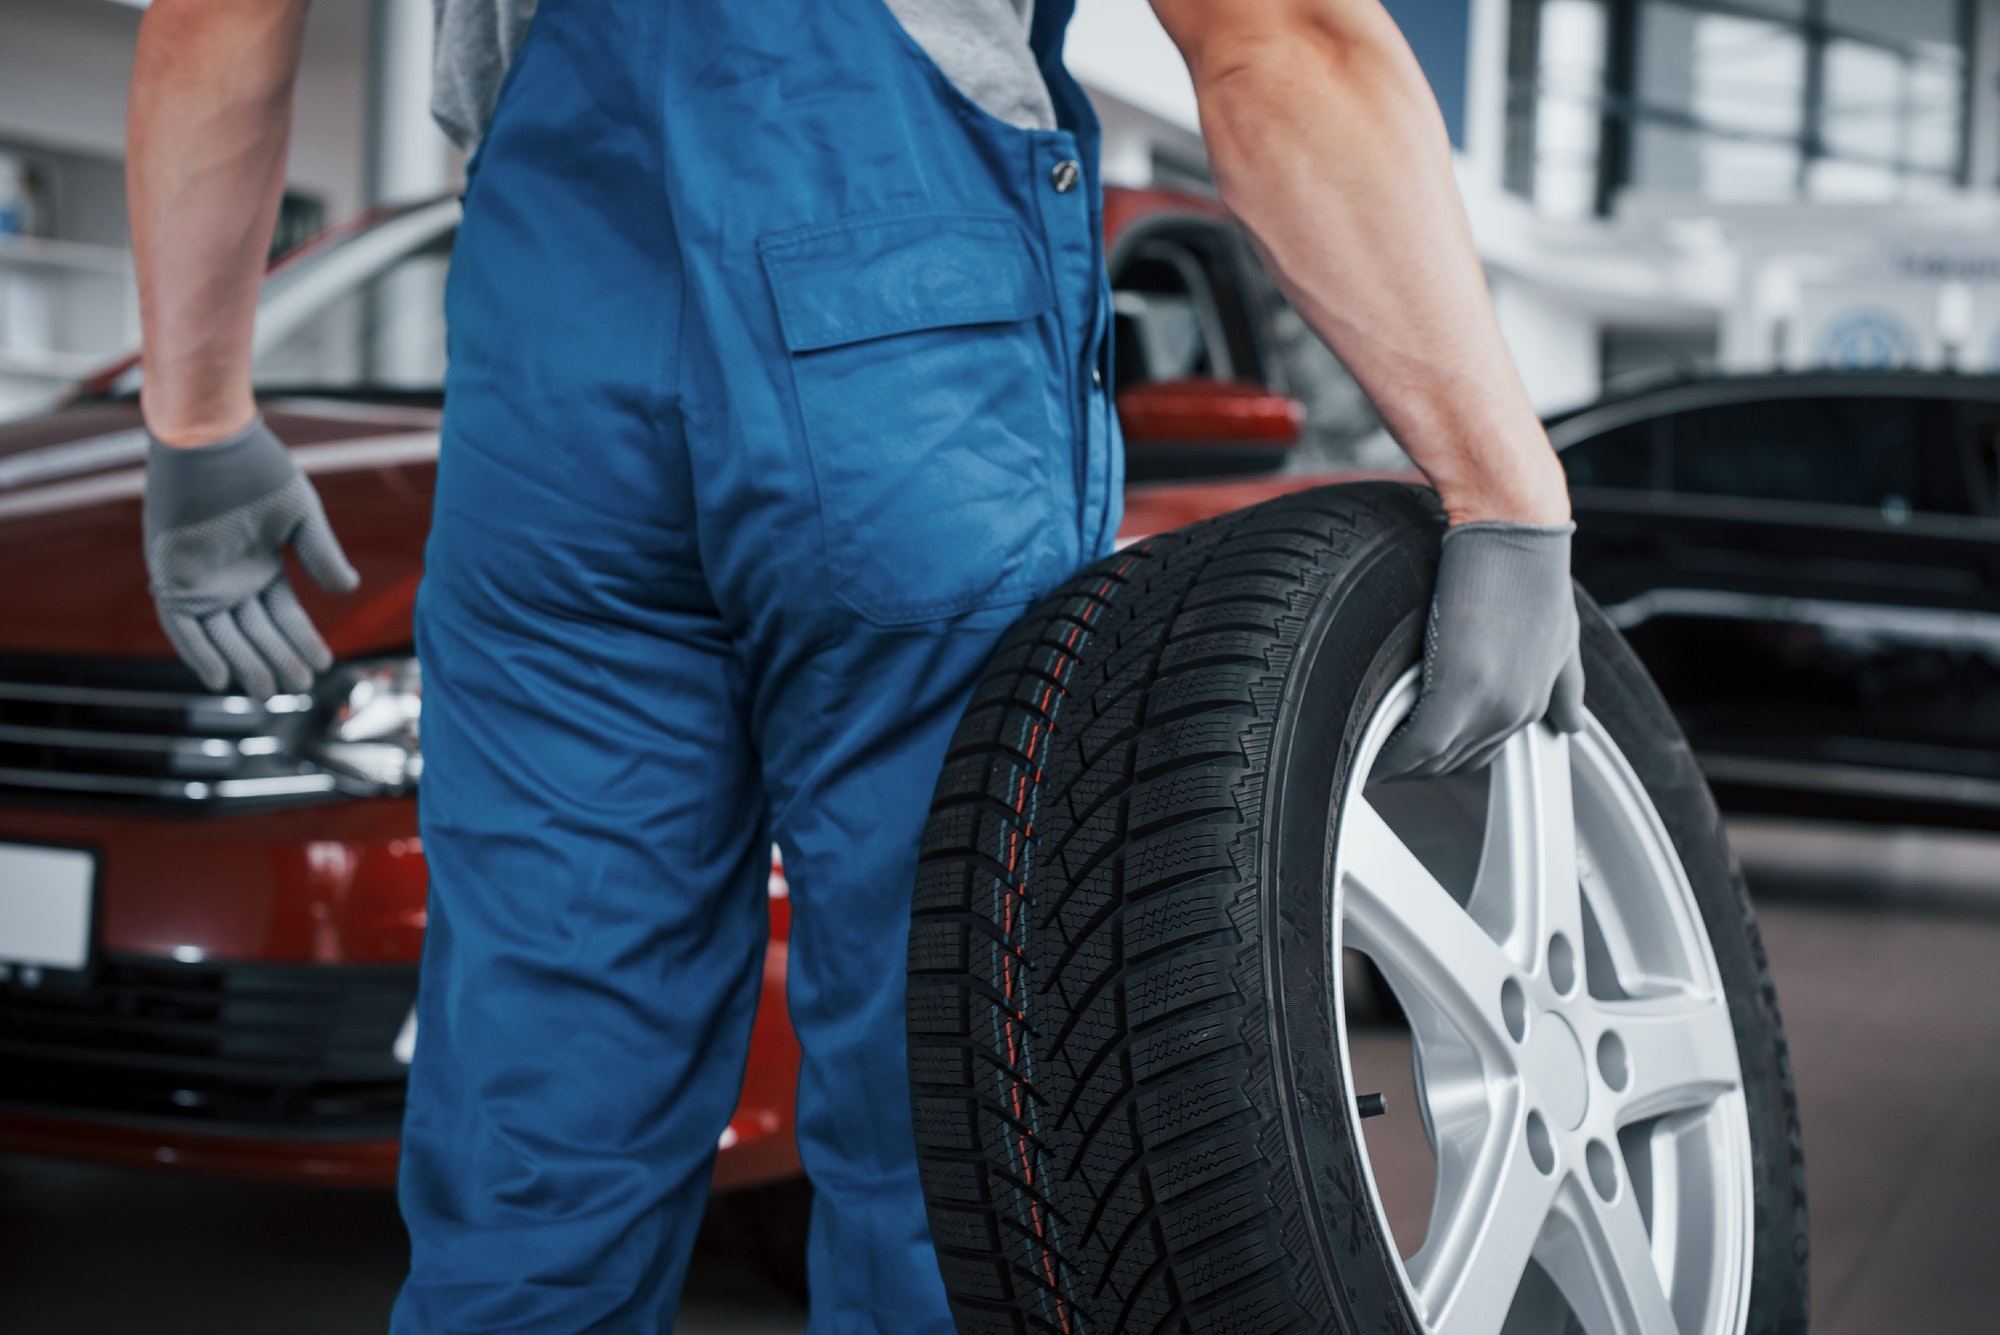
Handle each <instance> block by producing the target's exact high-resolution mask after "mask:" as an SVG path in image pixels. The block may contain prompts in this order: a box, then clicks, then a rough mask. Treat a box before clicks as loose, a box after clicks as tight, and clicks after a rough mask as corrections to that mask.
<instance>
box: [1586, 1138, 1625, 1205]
mask: <svg viewBox="0 0 2000 1335" xmlns="http://www.w3.org/2000/svg"><path fill="white" fill-rule="evenodd" d="M1583 1164H1584V1167H1585V1168H1586V1169H1588V1170H1589V1172H1590V1185H1591V1186H1592V1187H1594V1188H1596V1190H1597V1195H1598V1198H1599V1199H1600V1200H1603V1201H1605V1202H1607V1203H1609V1202H1611V1201H1615V1200H1617V1199H1618V1156H1616V1155H1615V1154H1613V1153H1612V1152H1611V1147H1610V1146H1609V1145H1606V1144H1605V1143H1604V1142H1603V1141H1601V1140H1593V1141H1591V1142H1590V1144H1589V1145H1587V1146H1585V1147H1584V1151H1583Z"/></svg>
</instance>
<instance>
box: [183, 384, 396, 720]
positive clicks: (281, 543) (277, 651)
mask: <svg viewBox="0 0 2000 1335" xmlns="http://www.w3.org/2000/svg"><path fill="white" fill-rule="evenodd" d="M148 441H149V444H148V446H147V450H146V524H145V527H146V569H147V571H148V572H149V573H150V574H151V575H152V588H153V602H154V605H155V606H156V607H157V608H158V609H159V613H160V625H161V626H162V627H164V628H165V629H166V632H167V638H168V639H170V640H172V641H173V642H174V648H175V649H176V650H178V651H179V652H180V656H181V661H183V662H185V663H186V664H187V665H188V666H189V667H191V668H193V669H194V672H195V675H196V676H197V677H200V678H201V682H202V685H204V686H206V687H207V688H208V689H209V690H211V691H220V690H222V689H223V688H224V687H226V686H227V685H228V684H229V680H230V678H231V677H234V678H235V679H236V682H237V684H238V685H239V686H241V687H242V689H243V690H244V691H245V692H246V693H248V694H250V695H252V696H254V697H256V698H258V699H264V698H266V697H268V696H272V695H275V694H277V692H278V690H279V689H280V688H281V687H282V688H283V689H285V690H287V691H304V690H309V689H310V688H311V687H312V683H313V677H314V675H315V674H316V673H319V672H324V671H325V670H326V669H327V668H328V667H329V666H331V665H332V663H333V655H332V654H331V653H330V652H328V650H327V647H326V642H325V641H324V640H322V639H320V637H319V632H318V631H316V630H314V629H313V624H312V622H311V621H310V620H308V619H307V617H306V613H305V609H304V608H302V607H300V606H299V600H298V595H297V594H295V593H293V592H292V585H291V581H290V580H288V579H286V578H285V546H286V544H287V543H289V544H291V545H292V546H294V547H296V548H297V549H298V553H299V560H300V561H302V562H303V563H304V564H305V568H306V570H307V571H308V572H309V573H310V574H311V575H312V577H313V579H314V580H316V581H317V582H318V583H319V586H320V587H321V588H323V589H325V590H326V591H327V592H329V593H347V592H348V591H350V590H352V589H353V588H354V587H355V586H356V585H357V584H359V583H360V582H361V577H360V576H359V575H357V574H356V573H355V572H354V567H353V566H350V565H349V564H348V563H347V557H346V556H345V555H343V554H342V552H341V550H340V544H339V543H338V542H336V541H334V537H333V529H332V528H330V527H329V526H328V525H327V522H326V512H325V511H324V510H323V509H321V508H320V503H319V493H318V492H316V491H314V490H313V485H312V483H311V482H308V481H307V480H306V475H305V474H304V473H303V472H301V471H299V466H298V465H297V464H295V463H293V462H292V456H291V454H290V453H289V452H288V451H287V450H286V449H285V446H284V443H283V442H282V441H280V440H279V439H278V438H277V437H276V436H274V435H272V434H271V431H270V428H268V427H266V426H265V425H264V419H263V418H261V417H259V418H257V419H256V420H255V421H253V422H251V423H250V425H249V426H246V427H244V428H243V429H242V430H241V431H239V432H237V433H236V434H235V435H233V436H229V437H227V438H226V439H223V440H218V441H216V442H215V443H214V444H213V445H197V446H194V447H192V448H189V449H179V448H175V447H174V446H171V445H163V444H161V443H160V442H159V441H158V440H156V439H153V438H152V437H150V436H149V437H148Z"/></svg>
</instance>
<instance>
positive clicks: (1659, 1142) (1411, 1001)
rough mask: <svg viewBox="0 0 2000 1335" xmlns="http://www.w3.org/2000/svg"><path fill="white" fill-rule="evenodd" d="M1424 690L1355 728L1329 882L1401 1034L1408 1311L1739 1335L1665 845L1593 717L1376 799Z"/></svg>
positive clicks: (1713, 970) (1728, 1096)
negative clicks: (1385, 749) (1406, 1120)
mask: <svg viewBox="0 0 2000 1335" xmlns="http://www.w3.org/2000/svg"><path fill="white" fill-rule="evenodd" d="M1418 690H1419V681H1418V675H1417V673H1416V671H1415V670H1412V671H1411V672H1410V673H1408V674H1406V675H1405V676H1404V677H1403V678H1401V679H1400V680H1399V681H1398V683H1397V684H1396V686H1395V687H1394V688H1393V689H1392V690H1391V691H1390V692H1389V693H1388V695H1387V696H1386V697H1385V698H1384V700H1383V703H1382V704H1381V706H1380V707H1379V708H1378V709H1377V710H1376V712H1375V713H1374V715H1373V716H1372V717H1371V718H1370V719H1369V720H1368V722H1367V724H1366V726H1365V729H1364V732H1363V736H1362V740H1361V743H1360V746H1359V748H1358V750H1357V752H1356V756H1355V765H1354V768H1353V771H1352V774H1353V777H1352V779H1351V780H1350V783H1349V787H1348V791H1347V792H1346V794H1345V795H1344V800H1343V801H1342V802H1341V804H1340V808H1339V811H1338V819H1339V821H1340V822H1341V829H1340V833H1339V837H1338V839H1337V840H1336V841H1335V847H1336V848H1337V850H1338V853H1337V859H1336V864H1335V866H1334V868H1333V874H1334V877H1335V885H1336V887H1337V889H1336V893H1337V894H1338V896H1339V898H1340V905H1339V911H1338V913H1337V914H1336V915H1335V919H1334V920H1335V922H1336V924H1337V926H1336V928H1335V937H1336V939H1335V940H1334V942H1333V947H1334V951H1335V958H1336V959H1339V958H1341V951H1342V950H1343V949H1347V950H1353V951H1357V952H1359V953H1360V954H1362V955H1365V956H1366V957H1367V958H1368V959H1369V960H1370V961H1371V962H1372V963H1373V964H1374V966H1375V967H1376V969H1378V970H1379V971H1380V973H1381V975H1382V977H1383V978H1384V979H1385V980H1386V981H1387V982H1388V985H1389V987H1390V989H1391V990H1392V991H1393V992H1394V994H1395V997H1396V1001H1397V1003H1398V1004H1399V1006H1400V1008H1401V1010H1402V1012H1403V1013H1404V1015H1405V1016H1406V1017H1407V1019H1408V1022H1409V1034H1410V1046H1411V1057H1412V1066H1413V1069H1414V1080H1413V1085H1414V1088H1415V1091H1416V1099H1417V1102H1418V1105H1419V1112H1420V1114H1421V1116H1422V1119H1423V1129H1424V1133H1425V1136H1426V1138H1427V1139H1428V1141H1429V1143H1430V1148H1431V1153H1432V1156H1433V1159H1434V1165H1433V1166H1434V1174H1435V1191H1434V1193H1433V1196H1432V1203H1431V1208H1430V1213H1429V1219H1428V1223H1427V1226H1426V1227H1425V1228H1424V1229H1423V1232H1422V1239H1421V1245H1416V1242H1417V1240H1416V1239H1415V1238H1407V1239H1401V1238H1399V1239H1398V1243H1399V1246H1398V1248H1397V1250H1398V1251H1399V1252H1403V1253H1406V1254H1405V1255H1403V1257H1402V1262H1401V1268H1402V1275H1403V1279H1404V1282H1405V1284H1406V1286H1407V1290H1408V1294H1409V1297H1410V1299H1411V1303H1412V1305H1413V1307H1414V1308H1415V1309H1416V1311H1417V1313H1418V1315H1419V1317H1420V1319H1421V1320H1422V1321H1423V1323H1424V1328H1425V1330H1426V1331H1428V1332H1431V1335H1503V1333H1504V1335H1516V1332H1520V1333H1521V1335H1526V1332H1530V1331H1533V1332H1558V1331H1567V1330H1571V1329H1575V1328H1576V1327H1579V1326H1580V1327H1581V1329H1582V1330H1584V1331H1586V1332H1589V1335H1738V1333H1739V1332H1740V1331H1741V1330H1742V1329H1743V1327H1744V1324H1745V1321H1746V1316H1747V1311H1748V1306H1749V1295H1750V1274H1751V1248H1752V1242H1753V1219H1752V1211H1753V1178H1752V1164H1751V1152H1750V1132H1749V1124H1748V1117H1747V1111H1746V1104H1745V1095H1744V1087H1743V1075H1742V1069H1741V1065H1740V1062H1739V1059H1738V1055H1737V1047H1736V1039H1735V1034H1734V1030H1733V1028H1732V1022H1731V1018H1730V1011H1729V1004H1728V998H1727V997H1726V996H1725V995H1724V992H1723V988H1722V985H1721V981H1720V974H1719V971H1718V968H1717V965H1716V961H1715V955H1714V952H1713V949H1712V948H1711V946H1710V944H1709V939H1708V936H1707V933H1706V931H1705V930H1704V927H1703V923H1702V918H1701V914H1700V910H1699V908H1698V906H1697V903H1696V900H1695V897H1694V893H1693V891H1692V889H1691V888H1690V886H1689V883H1688V878H1687V875H1686V873H1685V871H1684V870H1683V868H1682V866H1681V863H1680V861H1679V859H1678V857H1677V856H1676V854H1675V852H1674V847H1673V844H1672V842H1671V840H1670V839H1669V837H1668V835H1667V833H1666V830H1665V828H1664V827H1663V826H1662V824H1661V822H1660V819H1659V816H1658V814H1657V812H1656V811H1655V810H1654V808H1653V805H1652V803H1651V801H1650V800H1649V798H1648V797H1647V795H1646V790H1645V788H1644V787H1643V785H1642V784H1641V783H1640V781H1639V779H1638V777H1637V776H1636V775H1635V774H1634V773H1633V771H1632V769H1631V766H1630V765H1629V764H1628V763H1627V762H1626V760H1625V758H1624V756H1623V755H1621V754H1620V752H1619V750H1618V748H1617V746H1616V745H1615V744H1614V743H1613V742H1612V740H1611V737H1610V735H1609V734H1608V733H1607V732H1606V731H1605V730H1604V729H1603V728H1602V727H1601V726H1600V725H1599V724H1598V723H1597V722H1596V721H1595V720H1594V719H1593V720H1591V721H1590V723H1589V724H1588V726H1586V728H1585V729H1584V730H1583V731H1582V732H1581V733H1578V734H1576V735H1574V736H1568V737H1566V736H1563V735H1561V734H1558V733H1556V732H1554V731H1553V730H1551V729H1550V728H1548V727H1546V726H1545V725H1540V724H1537V725H1535V726H1533V727H1530V728H1528V729H1526V730H1524V731H1523V732H1522V733H1520V734H1519V735H1518V736H1516V737H1515V738H1514V739H1513V740H1512V741H1510V742H1509V743H1508V744H1507V746H1506V747H1505V749H1504V750H1503V751H1502V753H1501V755H1500V756H1499V757H1498V758H1497V759H1496V760H1495V761H1494V762H1493V764H1492V765H1491V766H1490V767H1488V769H1487V770H1485V771H1484V772H1482V773H1480V774H1478V775H1473V776H1457V777H1454V778H1449V779H1444V780H1433V781H1413V782H1403V783H1390V784H1377V785H1372V786H1370V785H1369V784H1368V782H1367V780H1368V774H1369V770H1370V769H1371V767H1372V766H1373V764H1374V760H1375V758H1376V756H1377V755H1378V754H1379V753H1380V751H1381V749H1382V745H1383V743H1384V742H1385V741H1386V740H1387V738H1388V736H1389V734H1390V733H1391V732H1392V731H1393V730H1394V729H1395V727H1396V725H1397V724H1398V723H1400V722H1401V721H1402V720H1403V718H1404V717H1406V716H1407V715H1408V713H1409V711H1410V709H1411V708H1412V706H1413V705H1414V703H1415V700H1416V697H1417V694H1418ZM1336 1009H1337V1013H1338V1021H1339V1029H1338V1033H1339V1035H1340V1045H1341V1053H1340V1057H1341V1061H1342V1064H1343V1068H1344V1071H1345V1073H1346V1075H1347V1087H1348V1088H1349V1089H1350V1090H1353V1089H1354V1088H1355V1086H1354V1083H1353V1068H1352V1065H1351V1063H1350V1059H1349V1053H1350V1049H1351V1046H1352V1044H1351V1042H1350V1035H1349V1030H1348V1016H1347V1004H1346V998H1345V995H1344V992H1343V993H1342V994H1341V995H1340V997H1339V999H1338V1000H1337V1001H1336ZM1348 1114H1349V1116H1350V1117H1351V1118H1353V1119H1354V1131H1355V1136H1356V1140H1357V1142H1359V1143H1362V1144H1364V1145H1365V1144H1367V1143H1368V1139H1369V1135H1370V1127H1369V1122H1368V1121H1367V1120H1364V1119H1363V1116H1362V1113H1361V1111H1360V1110H1359V1109H1357V1107H1356V1105H1355V1102H1354V1101H1353V1100H1350V1101H1349V1105H1348ZM1377 1134H1379V1133H1377ZM1363 1157H1364V1164H1365V1166H1366V1170H1367V1176H1368V1192H1369V1197H1370V1199H1371V1200H1372V1201H1373V1202H1374V1205H1375V1208H1376V1212H1377V1215H1378V1217H1379V1218H1382V1219H1383V1221H1384V1225H1385V1227H1388V1226H1389V1219H1388V1215H1387V1213H1386V1212H1385V1211H1384V1210H1383V1207H1382V1200H1383V1197H1382V1191H1381V1184H1380V1183H1378V1181H1377V1170H1376V1167H1375V1162H1374V1155H1373V1154H1364V1156H1363ZM1405 1231H1406V1232H1407V1231H1409V1230H1408V1229H1407V1228H1406V1230H1405Z"/></svg>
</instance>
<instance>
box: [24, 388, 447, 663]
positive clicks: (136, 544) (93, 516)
mask: <svg viewBox="0 0 2000 1335" xmlns="http://www.w3.org/2000/svg"><path fill="white" fill-rule="evenodd" d="M262 406H263V409H264V416H265V420H266V421H268V422H269V423H270V424H271V427H272V429H273V430H274V431H276V432H277V433H278V435H279V436H280V437H281V438H282V439H283V440H284V441H285V442H286V443H287V444H289V445H291V446H292V449H293V454H294V457H296V458H297V459H298V461H299V464H300V466H301V467H303V468H304V469H305V470H306V472H307V473H308V474H309V475H310V476H311V477H312V479H313V483H314V485H315V486H317V487H318V488H319V493H320V497H321V499H322V501H323V502H324V503H325V505H326V511H327V517H328V518H329V519H330V520H331V521H332V523H333V529H334V532H335V533H336V534H338V535H339V537H340V541H341V545H342V546H343V547H344V548H345V549H346V551H347V555H348V559H349V560H351V561H352V562H353V563H354V566H355V568H356V569H357V570H359V571H360V572H361V587H360V589H359V590H358V591H356V592H355V593H352V594H349V595H347V596H345V597H339V598H335V597H330V596H328V595H327V594H326V593H324V592H323V591H321V590H320V589H319V587H318V586H317V585H315V584H314V583H313V582H312V580H311V579H309V578H307V577H306V576H305V575H304V574H303V572H301V571H300V569H299V567H298V564H297V561H296V560H293V561H292V563H291V565H292V582H293V584H294V585H296V586H297V588H298V590H299V595H300V598H301V600H302V601H303V602H304V603H305V606H306V610H307V611H308V612H309V613H311V615H312V617H313V620H314V621H315V622H316V623H317V624H318V626H319V628H320V631H321V633H322V634H323V635H325V637H326V640H327V643H328V644H329V645H330V646H331V647H332V649H333V651H334V653H335V655H336V656H339V657H353V656H357V655H364V654H370V653H379V652H384V651H393V650H398V649H403V648H407V647H408V646H409V644H410V641H411V633H410V612H411V608H412V606H413V605H414V602H415V598H416V587H417V579H418V576H419V574H420V573H421V571H422V566H423V545H424V535H425V533H426V531H427V530H428V528H429V526H430V510H431V491H432V485H433V482H434V480H435V476H436V471H437V422H438V413H437V411H436V410H434V409H425V408H408V407H386V406H378V405H371V404H359V403H349V402H341V401H334V400H313V399H280V400H271V401H268V402H266V403H264V404H263V405H262ZM145 457H146V438H145V432H144V430H143V428H142V426H141V422H140V418H139V410H138V406H137V405H136V404H129V403H90V404H80V405H77V406H73V407H69V408H65V409H61V410H59V411H57V412H54V413H51V414H49V415H47V416H45V417H39V418H34V419H31V420H29V421H26V422H19V423H15V424H12V425H9V426H0V654H4V655H8V656H37V657H40V656H59V657H72V658H73V657H118V658H162V659H164V658H171V657H172V656H173V651H172V649H171V647H170V646H169V645H168V643H167V640H166V636H165V635H164V634H162V633H161V631H160V628H159V623H158V621H157V620H156V619H155V617H154V614H153V603H152V599H151V598H150V597H149V596H148V594H147V591H146V566H145V556H144V552H143V549H142V543H141V540H140V531H139V503H140V495H141V491H142V487H143V483H144V477H145V469H144V465H145Z"/></svg>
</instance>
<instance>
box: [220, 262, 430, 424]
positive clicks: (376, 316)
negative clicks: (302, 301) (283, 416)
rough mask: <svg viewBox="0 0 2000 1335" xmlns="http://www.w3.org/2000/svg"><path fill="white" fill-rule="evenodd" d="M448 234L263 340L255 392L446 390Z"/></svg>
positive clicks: (256, 362) (253, 380)
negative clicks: (445, 290)
mask: <svg viewBox="0 0 2000 1335" xmlns="http://www.w3.org/2000/svg"><path fill="white" fill-rule="evenodd" d="M452 237H453V233H451V232H447V233H445V234H444V235H442V236H439V237H437V238H435V239H433V240H432V241H430V242H428V243H427V244H425V245H423V246H421V247H420V248H418V249H416V250H412V251H408V252H406V253H404V254H403V255H402V256H400V257H398V258H397V259H395V260H394V261H392V262H391V263H390V264H389V265H387V266H386V267H385V268H382V269H378V270H377V271H376V272H375V273H374V274H373V275H371V276H369V277H367V278H365V279H362V280H361V281H359V282H357V283H355V284H353V285H352V286H350V287H348V288H346V290H344V291H341V292H339V293H337V294H335V295H333V296H331V298H330V299H329V300H327V301H325V302H324V303H321V304H319V305H317V306H316V308H315V309H313V310H312V311H310V312H309V313H307V314H305V315H303V316H302V317H299V318H296V319H295V320H293V321H288V322H287V323H288V327H287V328H285V329H284V330H283V331H282V332H281V333H280V334H279V336H278V337H276V338H273V339H270V340H269V341H268V342H267V341H265V340H263V339H260V340H259V347H258V350H257V356H256V359H255V360H254V361H253V362H252V364H251V369H250V378H251V383H252V384H254V385H255V386H256V388H257V391H258V392H259V393H279V392H284V391H299V392H307V393H314V394H335V395H353V396H356V397H367V396H370V395H378V394H379V395H397V396H402V395H409V394H413V393H414V394H441V393H443V392H444V348H445V343H444V277H445V270H446V269H447V268H448V267H449V265H450V263H451V243H452Z"/></svg>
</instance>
